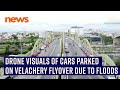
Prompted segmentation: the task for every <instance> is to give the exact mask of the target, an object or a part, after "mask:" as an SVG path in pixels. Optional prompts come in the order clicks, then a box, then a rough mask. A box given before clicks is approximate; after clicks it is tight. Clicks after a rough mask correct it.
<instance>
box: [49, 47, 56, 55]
mask: <svg viewBox="0 0 120 90" xmlns="http://www.w3.org/2000/svg"><path fill="white" fill-rule="evenodd" d="M55 48H56V45H55V46H54V48H53V50H52V52H51V54H50V55H49V56H52V54H53V52H54V51H55Z"/></svg>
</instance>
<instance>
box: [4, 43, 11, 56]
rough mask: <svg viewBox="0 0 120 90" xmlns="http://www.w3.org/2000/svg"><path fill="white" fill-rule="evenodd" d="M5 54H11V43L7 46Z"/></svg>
mask: <svg viewBox="0 0 120 90" xmlns="http://www.w3.org/2000/svg"><path fill="white" fill-rule="evenodd" d="M5 54H6V55H9V54H10V45H7V46H6V48H5Z"/></svg>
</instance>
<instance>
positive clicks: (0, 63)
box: [0, 60, 4, 68]
mask: <svg viewBox="0 0 120 90" xmlns="http://www.w3.org/2000/svg"><path fill="white" fill-rule="evenodd" d="M3 65H4V64H3V61H2V60H0V68H1V67H3Z"/></svg>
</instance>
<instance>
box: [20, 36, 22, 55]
mask: <svg viewBox="0 0 120 90" xmlns="http://www.w3.org/2000/svg"><path fill="white" fill-rule="evenodd" d="M20 47H21V49H20V51H21V54H22V43H21V38H20Z"/></svg>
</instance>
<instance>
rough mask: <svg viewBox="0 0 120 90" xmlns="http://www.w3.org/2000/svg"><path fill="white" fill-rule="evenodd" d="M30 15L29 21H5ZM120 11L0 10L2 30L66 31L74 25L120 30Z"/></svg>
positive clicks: (0, 26) (0, 27) (0, 29)
mask: <svg viewBox="0 0 120 90" xmlns="http://www.w3.org/2000/svg"><path fill="white" fill-rule="evenodd" d="M14 16H15V17H29V23H11V24H10V23H5V22H4V19H5V17H14ZM114 22H115V23H119V22H120V11H0V32H3V31H6V32H14V31H39V32H41V31H44V30H55V31H64V30H65V29H69V28H70V27H71V26H73V25H78V26H83V27H84V28H97V29H103V30H108V31H111V30H120V29H119V28H120V24H104V23H114Z"/></svg>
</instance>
